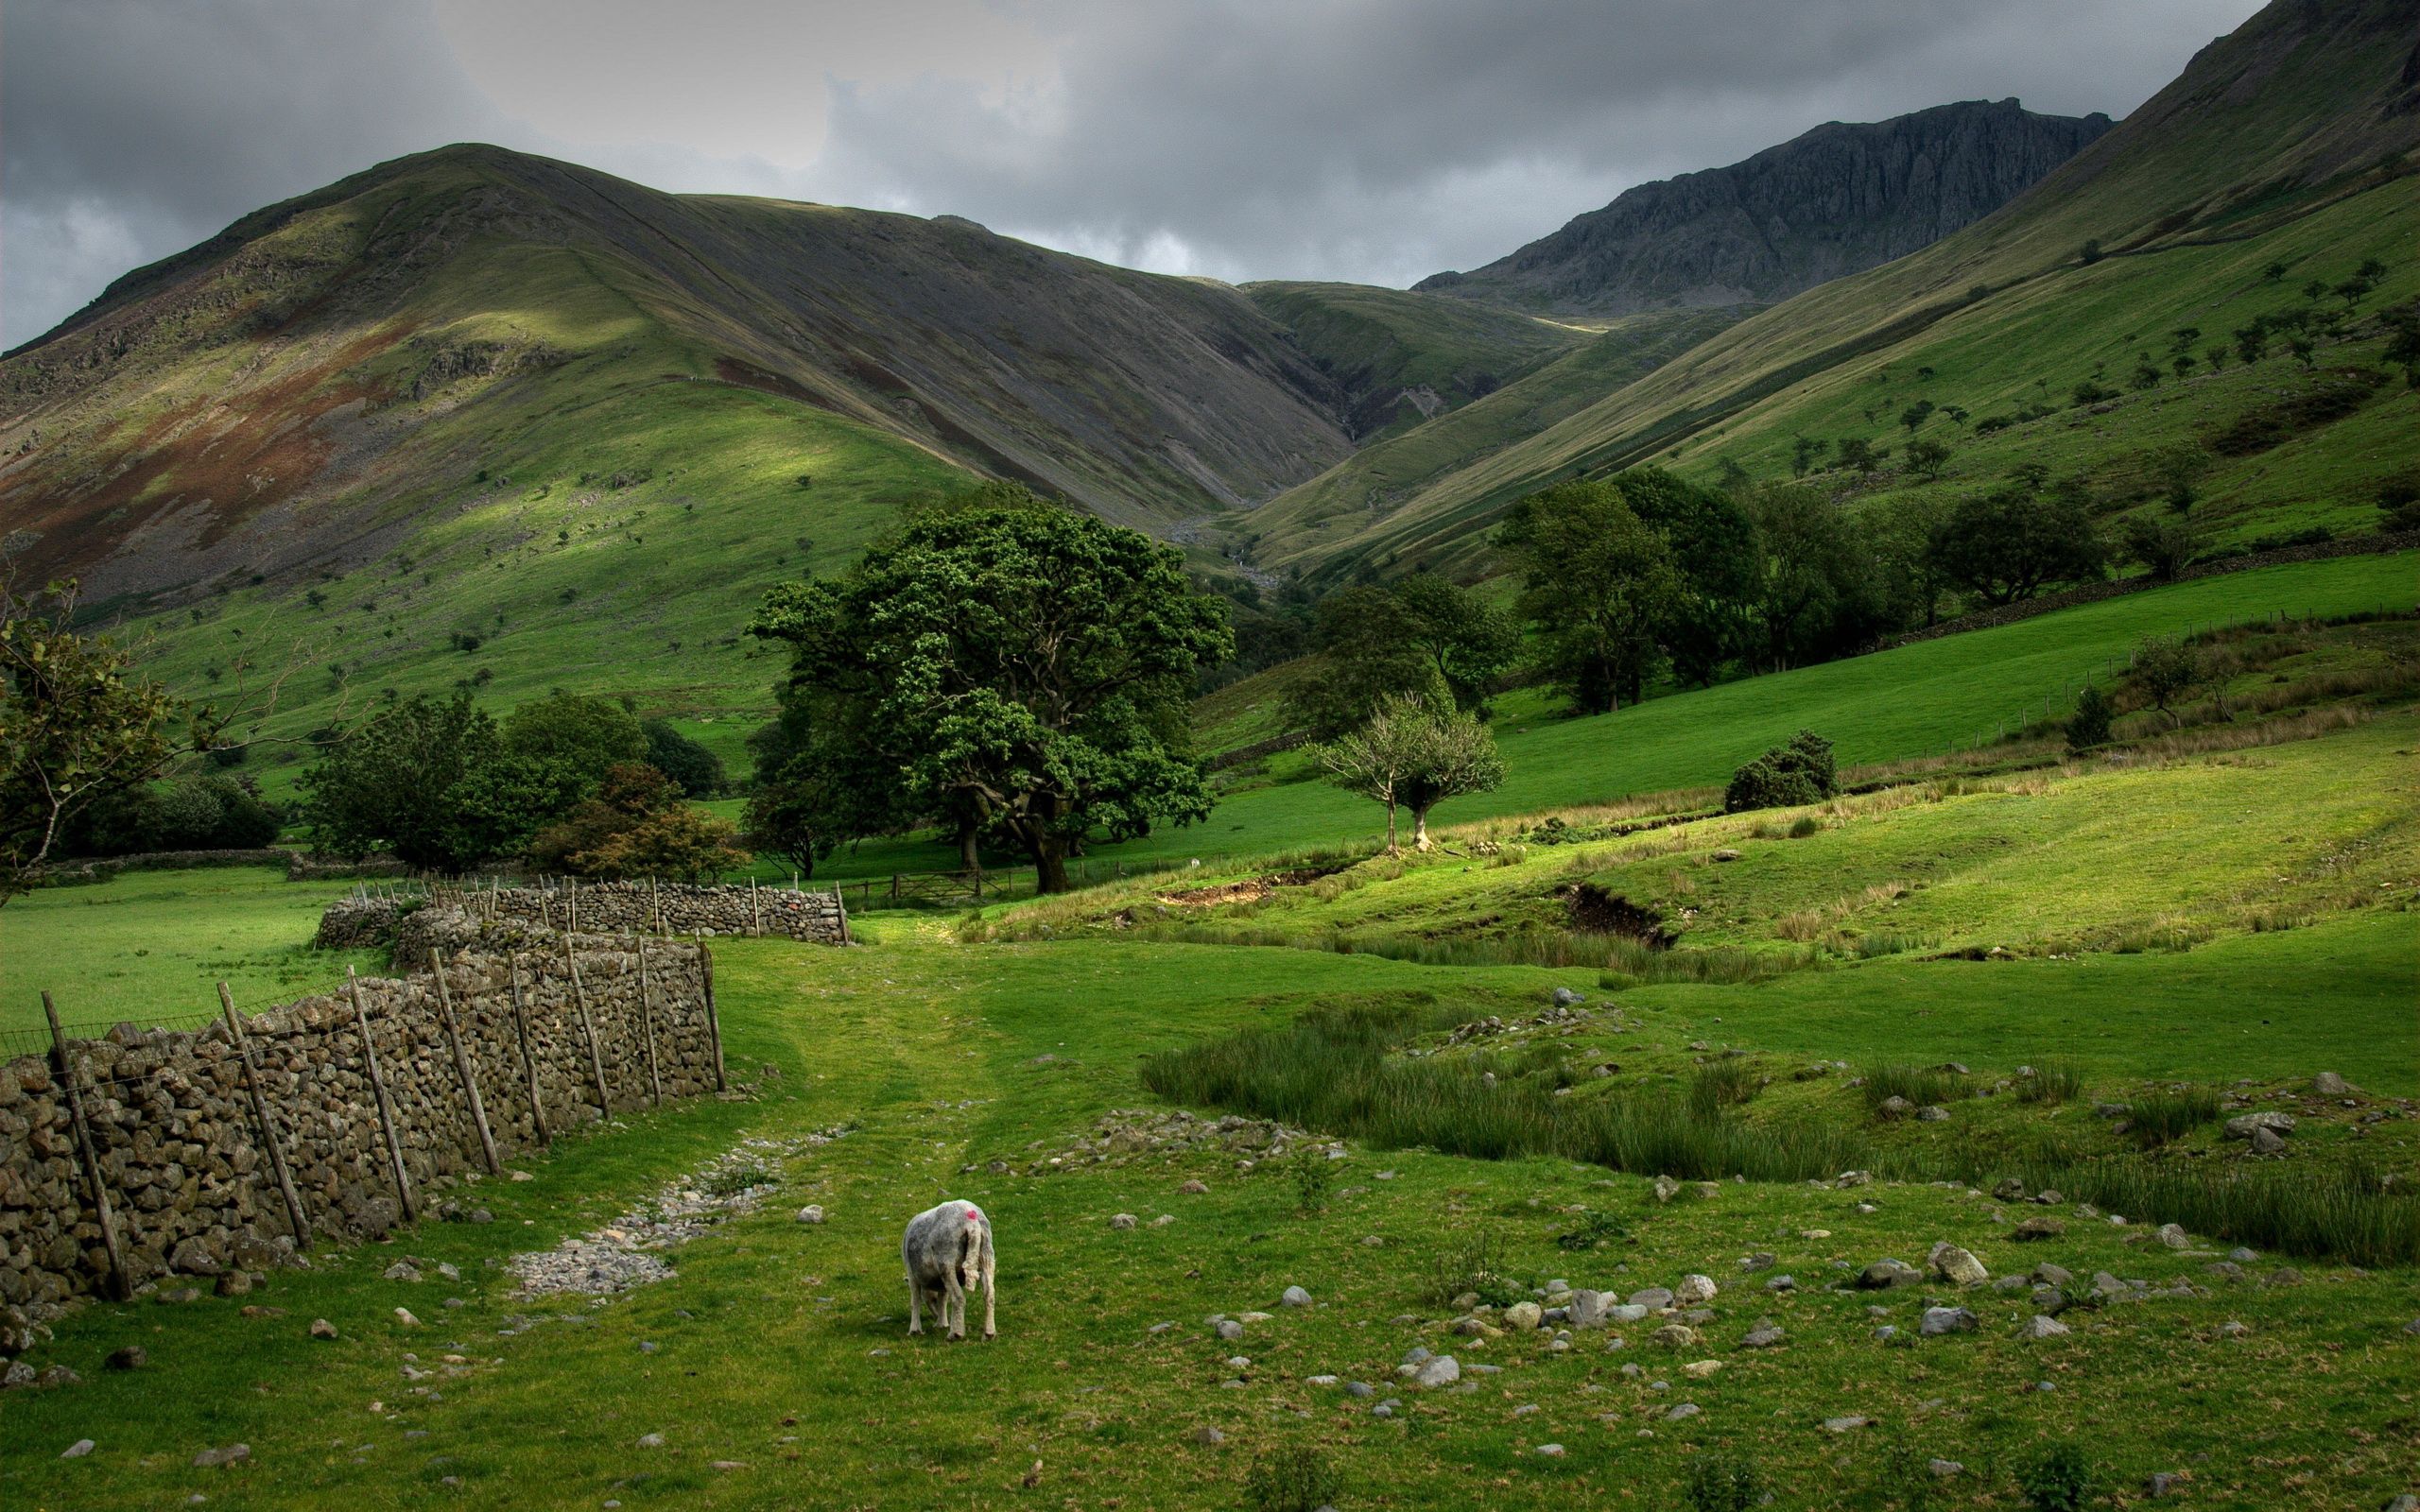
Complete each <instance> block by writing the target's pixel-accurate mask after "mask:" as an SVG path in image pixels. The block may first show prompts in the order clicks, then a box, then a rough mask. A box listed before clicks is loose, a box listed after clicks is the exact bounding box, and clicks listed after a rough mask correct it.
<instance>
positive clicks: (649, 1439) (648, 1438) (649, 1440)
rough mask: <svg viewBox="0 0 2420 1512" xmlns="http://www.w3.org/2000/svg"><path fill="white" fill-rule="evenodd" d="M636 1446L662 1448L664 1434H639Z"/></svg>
mask: <svg viewBox="0 0 2420 1512" xmlns="http://www.w3.org/2000/svg"><path fill="white" fill-rule="evenodd" d="M638 1447H639V1448H641V1449H662V1448H663V1447H664V1435H662V1434H641V1435H639V1440H638Z"/></svg>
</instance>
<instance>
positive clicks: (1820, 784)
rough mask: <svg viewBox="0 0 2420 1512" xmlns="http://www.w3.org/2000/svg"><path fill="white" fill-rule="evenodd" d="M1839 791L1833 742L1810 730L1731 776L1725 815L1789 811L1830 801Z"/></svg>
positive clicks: (1723, 796) (1792, 738)
mask: <svg viewBox="0 0 2420 1512" xmlns="http://www.w3.org/2000/svg"><path fill="white" fill-rule="evenodd" d="M1839 790H1840V784H1839V779H1838V774H1837V769H1836V767H1835V765H1834V763H1833V760H1832V743H1831V742H1830V741H1828V740H1825V739H1824V737H1823V736H1821V735H1819V734H1817V733H1815V732H1814V731H1813V730H1800V731H1799V732H1798V733H1797V734H1795V735H1792V736H1790V737H1789V744H1788V745H1786V746H1775V747H1773V748H1772V749H1771V750H1769V751H1767V752H1765V753H1764V754H1763V755H1762V756H1759V757H1757V758H1756V759H1755V761H1752V762H1750V763H1749V764H1748V765H1745V766H1742V767H1740V768H1739V769H1738V770H1737V771H1736V772H1733V773H1732V774H1731V783H1730V785H1729V786H1728V787H1726V788H1724V789H1723V792H1722V807H1723V809H1724V811H1725V812H1727V813H1731V814H1737V813H1740V812H1742V811H1744V810H1748V809H1776V808H1789V807H1792V806H1794V805H1796V804H1801V803H1813V802H1815V801H1817V800H1818V799H1827V798H1830V797H1832V796H1833V794H1835V793H1836V792H1838V791H1839Z"/></svg>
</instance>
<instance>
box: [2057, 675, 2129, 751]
mask: <svg viewBox="0 0 2420 1512" xmlns="http://www.w3.org/2000/svg"><path fill="white" fill-rule="evenodd" d="M2116 713H2117V710H2116V709H2115V708H2114V707H2113V706H2112V705H2111V704H2110V702H2109V696H2108V695H2107V694H2105V693H2103V692H2101V691H2100V687H2099V686H2098V685H2097V684H2094V683H2089V682H2087V683H2085V684H2084V686H2083V692H2082V693H2080V694H2077V695H2076V712H2075V713H2073V714H2070V715H2069V716H2068V717H2067V749H2068V750H2069V751H2071V752H2073V751H2085V750H2090V749H2091V748H2092V747H2095V746H2106V745H2108V744H2109V722H2110V720H2111V719H2112V718H2113V717H2114V716H2115V715H2116Z"/></svg>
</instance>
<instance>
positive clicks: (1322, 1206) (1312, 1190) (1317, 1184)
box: [1286, 1144, 1335, 1218]
mask: <svg viewBox="0 0 2420 1512" xmlns="http://www.w3.org/2000/svg"><path fill="white" fill-rule="evenodd" d="M1286 1176H1287V1178H1288V1180H1289V1181H1291V1182H1292V1184H1293V1187H1294V1211H1296V1212H1298V1213H1300V1214H1302V1215H1303V1216H1304V1217H1305V1218H1307V1217H1309V1216H1310V1215H1311V1214H1313V1213H1315V1212H1325V1211H1327V1189H1328V1186H1329V1184H1330V1183H1331V1182H1332V1181H1333V1180H1334V1179H1335V1177H1334V1173H1332V1172H1331V1171H1329V1170H1328V1160H1327V1152H1326V1151H1325V1150H1322V1149H1320V1148H1318V1147H1317V1146H1315V1145H1307V1144H1306V1145H1304V1146H1302V1147H1300V1148H1298V1149H1296V1150H1295V1151H1294V1154H1293V1158H1292V1159H1290V1160H1288V1161H1287V1162H1286Z"/></svg>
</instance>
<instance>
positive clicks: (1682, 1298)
mask: <svg viewBox="0 0 2420 1512" xmlns="http://www.w3.org/2000/svg"><path fill="white" fill-rule="evenodd" d="M1714 1291H1715V1287H1714V1278H1713V1277H1711V1276H1700V1275H1697V1274H1694V1273H1692V1274H1690V1275H1687V1276H1684V1277H1682V1278H1681V1284H1680V1286H1679V1287H1678V1288H1676V1289H1675V1290H1674V1291H1673V1293H1672V1300H1673V1301H1674V1302H1676V1303H1677V1304H1679V1305H1680V1306H1682V1307H1696V1306H1698V1305H1699V1304H1700V1303H1703V1302H1711V1301H1713V1300H1714Z"/></svg>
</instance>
